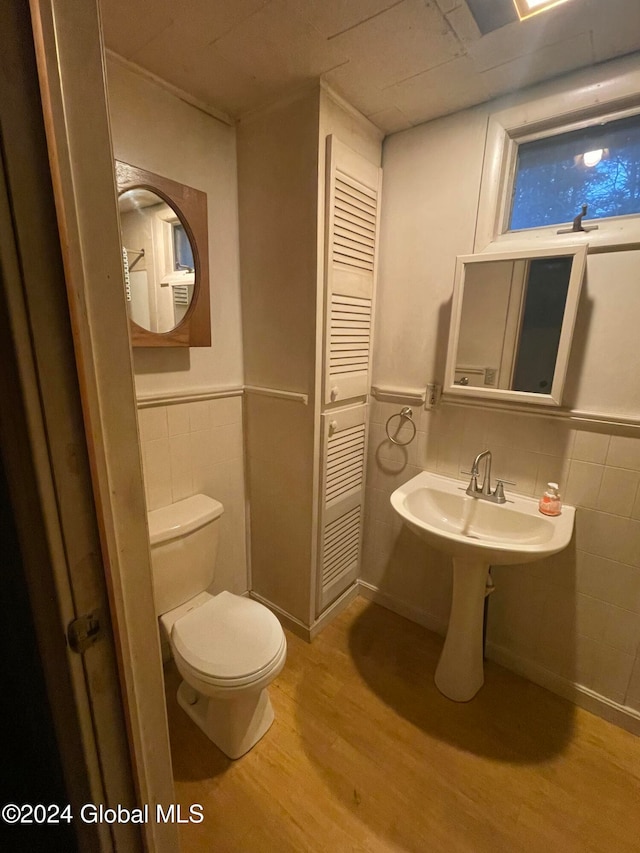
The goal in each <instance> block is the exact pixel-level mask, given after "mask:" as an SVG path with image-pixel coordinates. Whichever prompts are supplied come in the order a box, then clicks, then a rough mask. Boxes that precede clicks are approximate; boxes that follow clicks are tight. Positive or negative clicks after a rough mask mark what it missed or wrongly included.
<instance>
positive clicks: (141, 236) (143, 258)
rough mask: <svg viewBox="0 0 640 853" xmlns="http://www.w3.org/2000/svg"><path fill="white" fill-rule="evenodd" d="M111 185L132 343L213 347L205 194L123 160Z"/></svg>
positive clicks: (117, 163)
mask: <svg viewBox="0 0 640 853" xmlns="http://www.w3.org/2000/svg"><path fill="white" fill-rule="evenodd" d="M116 181H117V185H118V207H119V210H120V230H121V236H122V257H123V264H124V271H125V290H126V298H127V310H128V313H129V321H130V327H131V342H132V344H133V346H138V347H167V346H170V347H189V346H191V347H193V346H210V345H211V322H210V307H209V251H208V230H207V196H206V194H205V193H203V192H201V191H200V190H196V189H193V188H192V187H187V186H185V185H184V184H179V183H177V182H175V181H171V180H169V179H168V178H163V177H161V176H160V175H155V174H154V173H153V172H148V171H146V170H145V169H139V168H137V167H135V166H130V165H129V164H128V163H122V162H120V161H116Z"/></svg>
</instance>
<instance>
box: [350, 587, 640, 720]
mask: <svg viewBox="0 0 640 853" xmlns="http://www.w3.org/2000/svg"><path fill="white" fill-rule="evenodd" d="M358 587H359V592H360V595H361V596H362V597H363V598H367V599H369V601H373V602H375V603H376V604H380V605H381V606H382V607H386V608H387V610H391V611H392V612H393V613H397V614H398V615H399V616H404V617H405V618H406V619H410V620H411V621H412V622H417V624H418V625H422V626H423V627H424V628H427V629H428V630H429V631H433V632H434V633H436V634H440V635H442V636H444V635H445V634H446V632H447V623H446V622H443V621H442V620H441V619H438V618H437V617H435V616H433V615H431V614H430V613H425V612H424V610H420V609H419V608H417V607H414V606H413V605H411V604H407V603H406V602H404V601H398V599H396V598H393V596H390V595H389V594H388V593H386V592H382V591H381V590H379V589H378V588H377V587H375V586H373V584H370V583H367V581H363V580H360V581H358ZM486 655H487V657H488V658H490V659H491V660H492V661H495V663H498V664H500V665H501V666H504V667H505V668H506V669H509V670H511V671H512V672H516V673H517V674H518V675H522V676H523V677H524V678H527V679H528V680H529V681H532V682H533V683H534V684H539V685H540V687H544V688H545V689H546V690H549V691H551V693H555V694H556V695H557V696H562V698H563V699H567V700H568V701H569V702H573V704H574V705H577V706H578V707H579V708H584V709H585V711H590V712H591V713H592V714H595V715H596V716H597V717H602V719H604V720H607V721H608V722H610V723H613V724H614V725H616V726H619V727H620V728H622V729H625V730H626V731H628V732H631V733H632V734H634V735H640V711H636V710H635V709H634V708H629V707H628V706H627V705H620V704H619V703H618V702H614V701H613V700H612V699H607V697H606V696H602V695H601V694H600V693H596V692H595V691H594V690H590V689H589V688H588V687H584V686H583V685H581V684H576V683H575V682H573V681H569V679H568V678H563V677H562V676H561V675H557V674H556V673H555V672H551V671H550V670H548V669H545V668H544V667H542V666H539V665H538V664H536V663H533V662H532V661H528V660H526V659H525V658H521V657H519V656H518V655H516V654H514V653H513V652H511V651H509V650H508V649H505V648H504V647H502V646H497V645H495V644H493V643H489V642H488V643H487V646H486Z"/></svg>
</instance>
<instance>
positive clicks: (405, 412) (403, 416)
mask: <svg viewBox="0 0 640 853" xmlns="http://www.w3.org/2000/svg"><path fill="white" fill-rule="evenodd" d="M394 418H400V426H399V427H398V429H397V430H396V435H397V434H398V432H399V431H400V430H401V429H402V423H403V421H409V423H410V424H411V426H412V427H413V433H412V434H411V438H410V439H409V440H408V441H398V440H397V439H396V438H394V437H393V436H392V435H391V433H390V432H389V424H390V423H391V421H392V420H393V419H394ZM385 430H386V431H387V438H388V439H389V441H390V442H391V443H392V444H397V445H398V447H406V446H407V444H411V442H412V441H413V439H414V438H415V437H416V424H415V421H414V420H413V411H412V410H411V409H410V408H409V406H405V407H404V409H401V410H400V411H399V412H397V413H396V414H395V415H391V417H390V418H389V419H388V420H387V425H386V426H385Z"/></svg>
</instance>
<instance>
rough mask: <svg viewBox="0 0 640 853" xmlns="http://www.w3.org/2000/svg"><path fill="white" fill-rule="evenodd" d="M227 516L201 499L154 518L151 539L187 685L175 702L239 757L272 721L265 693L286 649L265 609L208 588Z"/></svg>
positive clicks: (160, 598)
mask: <svg viewBox="0 0 640 853" xmlns="http://www.w3.org/2000/svg"><path fill="white" fill-rule="evenodd" d="M222 511H223V508H222V504H220V503H219V502H218V501H214V500H213V499H212V498H207V497H206V496H204V495H196V496H194V497H193V498H187V499H186V500H185V501H180V502H178V503H177V504H173V505H171V506H170V507H164V508H163V509H161V510H154V511H153V512H151V513H149V533H150V541H151V558H152V559H151V562H152V568H153V572H154V596H155V600H156V610H157V612H158V615H159V618H160V629H161V632H162V633H163V635H164V639H165V640H166V641H168V643H169V645H170V648H171V652H172V654H173V657H174V660H175V663H176V666H177V669H178V672H179V673H180V675H181V676H182V678H183V681H182V683H181V685H180V687H179V688H178V703H179V704H180V707H181V708H182V709H183V710H184V711H185V712H186V713H187V714H188V715H189V717H190V718H191V719H192V720H193V722H194V723H195V724H196V725H197V726H199V728H200V729H201V730H202V731H203V732H204V733H205V735H206V736H207V737H208V738H210V740H212V741H213V743H215V744H216V746H218V747H219V749H221V750H222V751H223V752H224V753H225V754H226V755H227V756H229V758H239V757H240V756H241V755H244V754H245V753H246V752H248V750H249V749H251V747H252V746H254V745H255V744H256V743H257V742H258V741H259V740H260V738H261V737H262V736H263V735H264V734H265V733H266V732H267V730H268V729H269V727H270V726H271V723H272V722H273V719H274V714H273V708H272V706H271V701H270V699H269V694H268V692H267V686H268V685H269V684H270V683H271V681H273V679H274V678H275V677H276V676H277V675H278V673H279V672H280V671H281V670H282V667H283V666H284V663H285V659H286V655H287V644H286V639H285V636H284V632H283V630H282V626H281V625H280V623H279V622H278V619H277V618H276V617H275V616H274V614H273V613H271V611H270V610H268V609H267V608H266V607H264V606H263V605H262V604H260V603H258V602H257V601H253V600H251V599H250V598H245V597H243V596H239V595H235V594H233V593H230V592H221V593H219V594H217V595H212V594H210V593H209V592H207V591H206V589H203V584H204V587H205V588H206V586H208V585H209V584H210V582H211V580H212V574H213V565H214V564H215V556H216V550H217V535H218V524H217V523H216V522H217V521H218V519H219V518H220V516H221V514H222ZM197 588H199V589H197ZM196 589H197V591H196ZM171 605H175V606H171Z"/></svg>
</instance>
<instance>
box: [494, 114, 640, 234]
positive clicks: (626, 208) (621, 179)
mask: <svg viewBox="0 0 640 853" xmlns="http://www.w3.org/2000/svg"><path fill="white" fill-rule="evenodd" d="M583 204H587V205H588V206H589V210H588V212H587V219H602V218H603V217H606V216H624V215H626V214H631V213H640V116H633V117H632V118H627V119H620V120H619V121H611V122H608V123H606V124H600V125H596V126H595V127H588V128H586V129H584V130H574V131H571V132H570V133H562V134H559V135H558V136H553V137H548V138H546V139H539V140H536V141H535V142H525V143H524V144H522V145H520V146H519V148H518V162H517V166H516V180H515V186H514V191H513V204H512V208H511V219H510V222H509V230H511V231H515V230H517V229H519V228H537V227H540V226H543V225H556V224H561V223H564V222H572V221H573V219H574V217H575V216H576V215H577V214H578V213H580V212H581V209H582V205H583Z"/></svg>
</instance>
